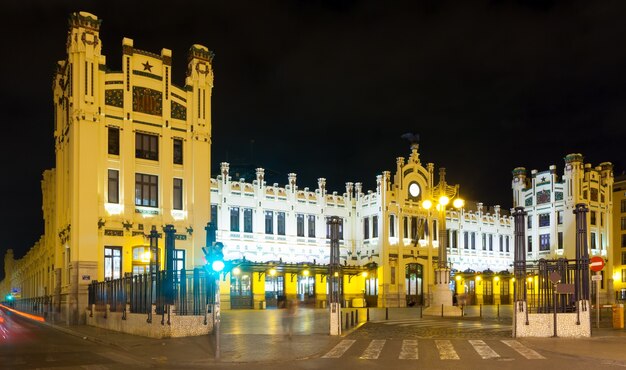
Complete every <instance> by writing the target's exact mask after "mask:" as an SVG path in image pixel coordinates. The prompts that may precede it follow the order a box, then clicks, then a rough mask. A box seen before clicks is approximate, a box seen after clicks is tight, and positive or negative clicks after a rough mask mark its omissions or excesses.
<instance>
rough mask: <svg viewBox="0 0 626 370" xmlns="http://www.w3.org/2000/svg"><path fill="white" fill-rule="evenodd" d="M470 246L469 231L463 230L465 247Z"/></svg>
mask: <svg viewBox="0 0 626 370" xmlns="http://www.w3.org/2000/svg"><path fill="white" fill-rule="evenodd" d="M468 247H469V233H468V232H467V231H464V232H463V249H467V248H468Z"/></svg>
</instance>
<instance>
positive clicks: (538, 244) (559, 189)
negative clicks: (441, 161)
mask: <svg viewBox="0 0 626 370" xmlns="http://www.w3.org/2000/svg"><path fill="white" fill-rule="evenodd" d="M564 159H565V171H564V174H563V176H562V178H561V179H559V177H558V176H557V173H556V166H554V165H552V166H550V167H549V170H548V171H541V172H539V171H537V170H532V171H531V177H530V178H528V177H527V175H526V169H525V168H523V167H518V168H516V169H514V170H513V181H512V187H513V203H514V207H518V206H520V207H524V208H525V211H526V212H527V213H528V215H527V218H526V245H525V247H526V252H527V253H526V261H527V262H533V261H538V260H539V259H541V258H545V259H557V258H567V259H575V258H576V252H575V250H576V249H575V248H576V219H575V215H574V213H573V210H574V208H575V206H576V204H578V203H585V204H586V205H587V206H588V208H589V212H588V216H587V246H588V249H589V256H590V257H591V256H601V257H603V258H604V259H605V260H607V261H608V263H606V267H605V268H604V270H603V271H602V275H603V278H602V281H601V284H600V297H601V299H602V300H604V301H607V300H610V299H612V296H613V291H614V288H613V264H614V261H612V260H611V259H612V258H611V257H612V253H613V252H612V251H613V248H614V246H615V244H613V243H614V239H612V235H613V223H612V220H613V165H612V164H611V163H609V162H603V163H601V164H600V165H598V166H596V167H592V166H591V164H589V163H584V162H583V156H582V155H581V154H569V155H567V156H565V158H564ZM592 294H595V284H592Z"/></svg>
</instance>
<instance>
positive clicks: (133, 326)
mask: <svg viewBox="0 0 626 370" xmlns="http://www.w3.org/2000/svg"><path fill="white" fill-rule="evenodd" d="M172 308H173V306H172ZM128 311H129V309H128V308H127V310H126V312H127V313H126V315H125V317H124V314H123V313H121V312H110V311H109V309H108V306H107V310H106V312H102V311H96V310H95V306H92V307H91V309H87V310H86V315H85V316H86V317H87V325H90V326H95V327H98V328H103V329H108V330H114V331H119V332H123V333H127V334H133V335H141V336H144V337H150V338H176V337H191V336H197V335H205V334H209V333H211V332H212V331H213V321H212V318H211V314H207V320H206V321H207V323H206V324H205V323H204V316H177V315H176V314H170V315H169V323H168V315H167V314H165V317H163V315H157V314H156V310H155V307H154V306H152V320H151V322H147V319H148V315H147V314H145V313H142V314H139V313H128ZM161 321H163V323H161Z"/></svg>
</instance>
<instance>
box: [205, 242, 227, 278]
mask: <svg viewBox="0 0 626 370" xmlns="http://www.w3.org/2000/svg"><path fill="white" fill-rule="evenodd" d="M222 249H224V244H222V243H221V242H216V243H215V244H213V245H211V246H208V247H202V252H203V253H204V258H205V259H206V264H207V267H208V268H209V269H210V271H213V272H222V270H224V266H225V263H224V252H222Z"/></svg>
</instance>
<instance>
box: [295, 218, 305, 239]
mask: <svg viewBox="0 0 626 370" xmlns="http://www.w3.org/2000/svg"><path fill="white" fill-rule="evenodd" d="M296 229H297V230H296V231H297V235H298V236H304V215H303V214H297V215H296Z"/></svg>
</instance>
